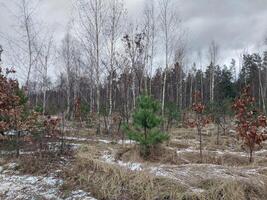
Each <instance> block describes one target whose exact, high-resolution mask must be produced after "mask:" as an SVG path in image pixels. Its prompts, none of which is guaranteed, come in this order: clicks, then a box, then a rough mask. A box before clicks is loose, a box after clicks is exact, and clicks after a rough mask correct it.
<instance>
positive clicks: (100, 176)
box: [63, 156, 186, 200]
mask: <svg viewBox="0 0 267 200" xmlns="http://www.w3.org/2000/svg"><path fill="white" fill-rule="evenodd" d="M64 176H65V179H66V180H67V182H66V184H65V185H64V186H63V189H65V190H66V189H68V188H72V189H73V187H79V188H83V189H84V190H88V191H90V192H91V193H92V194H93V195H94V196H95V197H96V198H98V199H107V200H128V199H129V200H151V199H179V198H180V195H181V193H182V192H185V190H186V189H185V187H183V186H182V185H180V184H179V183H178V182H176V181H174V180H170V179H167V178H159V177H154V176H152V175H150V174H149V173H148V172H145V171H144V172H131V171H128V170H125V169H121V168H120V167H117V166H115V165H112V164H107V163H104V162H102V161H99V160H97V159H94V158H93V157H88V158H87V159H85V158H84V157H80V156H78V157H77V159H76V160H75V162H74V163H73V166H72V168H70V169H68V170H67V171H65V175H64Z"/></svg>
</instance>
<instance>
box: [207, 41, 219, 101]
mask: <svg viewBox="0 0 267 200" xmlns="http://www.w3.org/2000/svg"><path fill="white" fill-rule="evenodd" d="M218 56H219V46H218V44H217V43H216V42H215V41H214V40H213V41H211V43H210V46H209V50H208V57H209V60H210V67H211V69H210V101H211V103H213V101H214V81H215V80H214V74H215V67H216V64H217V61H218Z"/></svg>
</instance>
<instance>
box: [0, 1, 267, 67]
mask: <svg viewBox="0 0 267 200" xmlns="http://www.w3.org/2000/svg"><path fill="white" fill-rule="evenodd" d="M14 1H17V0H13V2H14ZM41 1H42V9H41V11H40V15H41V16H43V17H44V19H45V21H46V23H48V24H49V25H51V26H54V27H56V34H57V36H58V38H60V37H63V34H64V30H65V26H66V23H67V22H68V20H69V19H70V17H71V15H72V14H73V13H72V3H71V2H72V0H41ZM144 1H145V0H125V3H126V8H127V10H128V13H129V15H130V17H131V18H133V19H134V18H138V16H140V14H141V12H142V7H143V4H144ZM155 1H157V0H155ZM174 1H176V2H177V11H178V12H179V15H180V17H181V19H182V21H183V26H184V27H185V29H186V30H187V33H188V39H187V40H188V49H189V50H188V52H189V53H190V54H192V55H194V54H195V53H196V52H197V51H198V50H201V49H202V50H203V52H204V51H205V50H207V48H208V45H209V43H210V42H211V40H215V41H216V42H217V43H218V44H219V45H220V63H225V64H229V62H230V59H231V58H232V57H234V58H237V56H238V54H240V53H241V52H242V51H244V50H246V51H248V52H252V51H258V50H259V49H262V48H263V41H264V38H265V37H266V36H267V0H174ZM10 2H12V0H0V32H9V31H10V32H12V25H13V24H14V18H12V17H10V16H11V15H12V13H10V11H12V5H11V3H10ZM7 7H8V8H10V10H8V9H6V8H7ZM13 12H15V11H13ZM2 40H3V38H1V36H0V43H1V42H2ZM205 55H206V54H205V53H203V56H205Z"/></svg>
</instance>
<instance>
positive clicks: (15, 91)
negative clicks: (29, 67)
mask: <svg viewBox="0 0 267 200" xmlns="http://www.w3.org/2000/svg"><path fill="white" fill-rule="evenodd" d="M12 73H15V70H14V69H6V73H5V74H3V71H2V68H0V133H2V134H3V133H4V132H6V131H14V132H15V135H16V155H17V157H18V156H19V154H20V137H21V134H22V132H24V133H26V132H29V131H31V130H32V129H33V128H34V127H35V124H36V121H37V114H36V113H35V112H33V111H29V110H28V109H27V107H26V106H27V105H26V103H27V99H28V98H27V97H26V96H25V94H24V92H23V91H22V90H21V89H20V88H19V84H18V81H17V80H15V79H12V78H8V75H9V74H12Z"/></svg>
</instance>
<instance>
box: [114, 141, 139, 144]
mask: <svg viewBox="0 0 267 200" xmlns="http://www.w3.org/2000/svg"><path fill="white" fill-rule="evenodd" d="M135 143H136V142H135V141H133V140H119V141H118V144H135Z"/></svg>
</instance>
